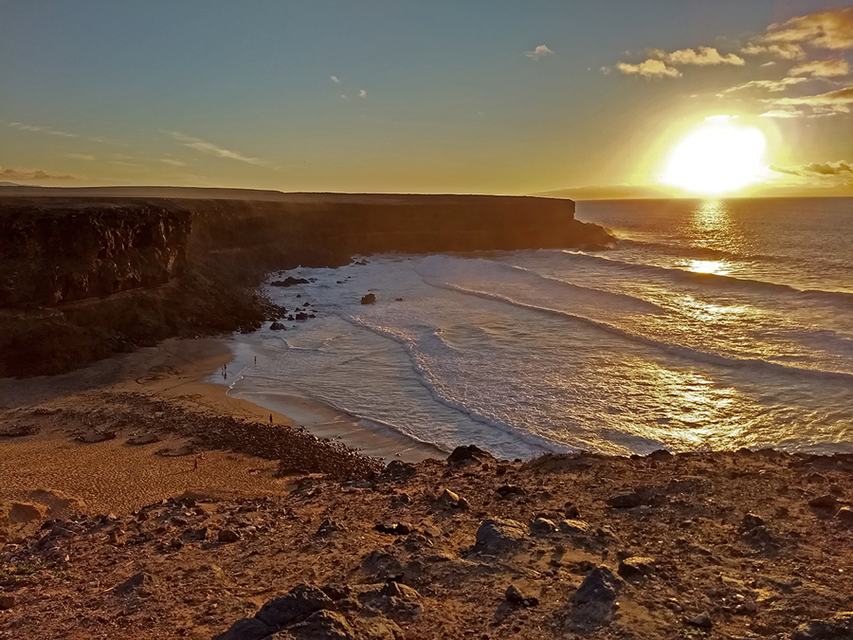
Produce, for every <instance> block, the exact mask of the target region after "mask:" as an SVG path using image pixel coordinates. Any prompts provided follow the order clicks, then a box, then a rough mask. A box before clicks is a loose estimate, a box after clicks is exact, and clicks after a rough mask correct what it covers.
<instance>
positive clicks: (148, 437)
mask: <svg viewBox="0 0 853 640" xmlns="http://www.w3.org/2000/svg"><path fill="white" fill-rule="evenodd" d="M155 442H160V437H159V436H157V435H156V434H153V433H137V434H134V435H132V436H130V437H129V438H128V439H127V444H131V445H134V446H141V445H144V444H153V443H155Z"/></svg>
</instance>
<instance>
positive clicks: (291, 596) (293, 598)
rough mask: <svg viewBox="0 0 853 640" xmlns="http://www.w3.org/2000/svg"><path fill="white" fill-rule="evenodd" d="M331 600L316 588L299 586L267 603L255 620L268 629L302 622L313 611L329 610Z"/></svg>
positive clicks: (304, 585)
mask: <svg viewBox="0 0 853 640" xmlns="http://www.w3.org/2000/svg"><path fill="white" fill-rule="evenodd" d="M332 606H333V605H332V600H331V598H329V596H327V595H326V594H325V593H323V591H322V590H320V589H317V588H316V587H311V586H309V585H306V584H300V585H297V586H295V587H293V589H291V590H290V593H288V594H286V595H283V596H280V597H278V598H275V599H273V600H270V601H268V602H267V603H266V604H264V606H263V607H261V610H260V611H258V612H257V613H256V614H255V618H257V619H258V620H260V621H261V622H263V623H264V624H265V625H267V626H268V627H272V628H273V629H280V628H281V627H283V626H285V625H288V624H291V623H293V622H299V621H301V620H304V619H305V618H307V617H308V616H309V615H311V614H312V613H314V612H315V611H320V610H321V609H328V608H331V607H332Z"/></svg>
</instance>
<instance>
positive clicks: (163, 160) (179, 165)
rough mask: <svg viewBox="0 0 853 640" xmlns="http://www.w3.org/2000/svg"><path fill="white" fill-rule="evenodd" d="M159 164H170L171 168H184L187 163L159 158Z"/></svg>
mask: <svg viewBox="0 0 853 640" xmlns="http://www.w3.org/2000/svg"><path fill="white" fill-rule="evenodd" d="M160 162H164V163H166V164H170V165H172V166H173V167H185V166H187V163H186V162H184V161H183V160H175V159H173V158H160Z"/></svg>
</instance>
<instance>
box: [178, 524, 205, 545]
mask: <svg viewBox="0 0 853 640" xmlns="http://www.w3.org/2000/svg"><path fill="white" fill-rule="evenodd" d="M207 533H208V531H207V527H200V528H198V529H187V530H186V531H184V532H183V533H182V534H181V540H183V541H184V542H204V541H205V540H207Z"/></svg>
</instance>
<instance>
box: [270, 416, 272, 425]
mask: <svg viewBox="0 0 853 640" xmlns="http://www.w3.org/2000/svg"><path fill="white" fill-rule="evenodd" d="M270 424H272V414H270Z"/></svg>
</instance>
